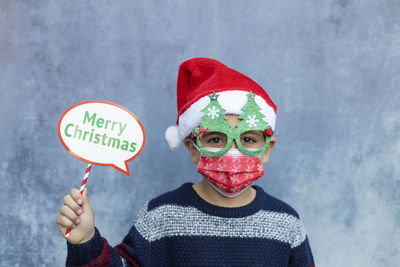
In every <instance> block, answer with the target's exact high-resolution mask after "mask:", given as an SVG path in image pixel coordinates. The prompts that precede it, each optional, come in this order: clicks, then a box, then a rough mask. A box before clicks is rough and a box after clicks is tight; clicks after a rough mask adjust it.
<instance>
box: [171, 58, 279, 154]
mask: <svg viewBox="0 0 400 267" xmlns="http://www.w3.org/2000/svg"><path fill="white" fill-rule="evenodd" d="M250 91H252V92H253V93H254V94H255V95H256V97H255V101H256V103H257V104H258V105H259V106H260V108H261V113H262V114H263V115H264V116H265V117H264V118H263V119H264V120H265V121H266V122H267V123H268V124H269V125H270V126H271V127H272V130H273V131H274V130H275V118H276V105H275V104H274V102H272V100H271V99H270V97H269V96H268V94H267V93H266V92H265V91H264V89H263V88H262V87H261V86H259V85H258V84H257V83H256V82H254V81H253V80H251V79H250V78H249V77H247V76H246V75H244V74H241V73H240V72H237V71H236V70H233V69H231V68H229V67H227V66H225V65H224V64H222V63H221V62H219V61H217V60H215V59H210V58H193V59H190V60H187V61H185V62H183V63H182V64H181V65H180V67H179V72H178V82H177V96H178V97H177V106H178V118H177V120H176V125H174V126H170V127H168V129H167V131H166V132H165V139H166V140H167V142H168V144H169V146H170V148H171V149H172V150H176V149H178V148H179V147H180V146H182V144H183V140H184V139H185V138H186V137H188V136H189V135H190V134H191V132H192V131H193V129H194V128H196V127H197V126H198V124H199V122H200V120H201V117H202V116H203V115H204V114H203V112H202V111H201V110H202V109H203V108H204V107H205V106H207V105H208V104H209V101H210V99H209V97H208V95H210V94H212V93H213V92H215V93H217V94H218V95H219V97H218V102H219V103H220V105H221V106H222V108H223V109H225V114H236V115H240V114H242V112H243V111H242V110H241V108H242V107H243V106H244V105H245V104H246V101H247V96H246V95H247V94H248V92H250Z"/></svg>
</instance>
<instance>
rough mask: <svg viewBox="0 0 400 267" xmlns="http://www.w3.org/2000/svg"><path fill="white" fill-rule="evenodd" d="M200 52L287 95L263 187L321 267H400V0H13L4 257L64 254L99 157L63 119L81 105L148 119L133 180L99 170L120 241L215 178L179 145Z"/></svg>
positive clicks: (3, 10)
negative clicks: (68, 217)
mask: <svg viewBox="0 0 400 267" xmlns="http://www.w3.org/2000/svg"><path fill="white" fill-rule="evenodd" d="M196 56H204V57H213V58H217V59H219V60H220V61H222V62H224V63H225V64H227V65H228V66H230V67H232V68H235V69H237V70H239V71H241V72H243V73H245V74H247V75H249V76H250V77H252V78H253V79H254V80H255V81H257V82H258V83H259V84H261V85H262V86H263V87H264V88H266V89H267V91H268V92H269V94H270V96H271V98H272V99H273V100H274V101H275V102H276V103H277V105H278V117H277V132H276V137H277V145H276V147H275V148H274V151H273V153H272V159H271V161H270V162H269V164H268V166H266V168H265V169H266V175H265V176H264V177H263V178H262V179H260V180H259V181H257V184H259V185H261V186H263V187H264V189H265V190H266V191H267V192H269V193H270V194H272V195H274V196H276V197H278V198H281V199H283V200H284V201H286V202H288V203H289V204H290V205H292V206H293V207H294V208H295V209H297V211H298V212H299V213H300V216H301V218H302V219H303V221H304V224H305V227H306V230H307V233H308V236H309V239H310V243H311V247H312V249H313V253H314V257H315V261H316V264H317V266H324V267H325V266H335V267H336V266H396V265H397V264H398V262H399V261H400V256H399V253H400V251H399V246H398V244H400V230H399V224H400V207H399V205H400V194H399V190H400V164H399V159H400V134H399V132H400V90H399V87H400V2H399V1H395V0H384V1H373V0H368V1H365V0H338V1H317V0H301V1H300V0H296V1H230V0H226V1H213V0H210V1H183V0H182V1H123V0H121V1H95V0H93V1H46V0H34V1H33V0H32V1H22V0H12V1H11V0H9V1H7V0H0V90H1V98H0V101H1V102H0V114H1V115H0V123H1V124H0V128H1V138H0V157H1V162H0V177H1V194H0V203H1V204H0V207H1V213H0V214H1V215H0V219H1V227H0V248H1V249H0V265H1V266H62V265H63V264H64V261H65V257H66V244H65V240H64V239H63V237H61V236H60V235H59V233H58V230H57V227H56V223H55V219H56V216H57V213H58V210H59V208H60V206H61V203H62V198H63V196H64V194H66V193H68V192H69V190H70V188H71V187H73V186H74V187H78V186H79V185H80V182H81V179H82V176H83V173H84V170H85V167H86V163H84V162H81V161H79V160H78V159H76V158H74V157H73V156H71V155H70V154H69V153H68V152H67V151H66V150H65V149H64V148H63V147H62V145H61V143H60V142H59V140H58V136H57V122H58V119H59V117H60V115H61V114H62V112H63V111H64V110H65V109H67V108H68V107H69V106H71V105H73V104H75V103H77V102H80V101H84V100H92V99H99V100H108V101H113V102H116V103H118V104H120V105H122V106H125V107H127V108H129V109H130V110H132V112H134V113H135V114H136V115H137V116H138V117H139V118H140V119H141V120H142V122H143V124H144V127H145V129H146V131H147V144H146V147H145V149H144V151H143V153H142V154H141V156H139V158H137V159H136V160H134V161H133V162H131V163H129V166H130V168H131V170H132V172H133V176H132V177H128V176H125V175H123V174H122V173H119V172H117V171H116V170H114V169H112V168H106V167H96V166H95V167H94V168H93V169H92V172H91V175H90V177H89V182H88V185H87V187H88V189H89V196H90V199H91V202H92V205H93V208H94V211H95V214H96V225H97V226H98V227H99V229H100V231H101V233H102V234H103V235H104V236H105V237H106V238H108V239H109V241H110V242H111V244H114V245H116V244H117V243H118V242H119V241H121V240H122V238H123V236H124V235H125V234H126V233H127V231H128V230H129V228H130V226H131V224H132V223H133V221H134V219H135V216H136V214H137V212H138V210H139V208H141V206H142V205H143V204H144V203H145V202H146V201H147V200H149V199H151V198H153V197H156V196H157V195H159V194H161V193H163V192H165V191H168V190H172V189H175V188H176V187H178V186H180V185H181V184H182V183H184V182H186V181H192V182H197V181H199V180H200V177H199V175H198V174H197V173H196V170H195V165H193V164H192V163H191V161H190V159H189V157H188V154H187V152H186V151H185V150H184V149H181V150H179V151H177V152H172V151H170V150H169V148H168V145H167V143H166V142H165V141H164V131H165V129H166V128H167V127H168V126H170V125H172V124H173V123H174V122H175V118H176V107H175V103H176V92H175V90H176V77H177V70H178V65H179V64H180V63H181V62H182V61H184V60H186V59H189V58H192V57H196ZM396 244H397V245H396Z"/></svg>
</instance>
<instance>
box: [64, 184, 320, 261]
mask: <svg viewBox="0 0 400 267" xmlns="http://www.w3.org/2000/svg"><path fill="white" fill-rule="evenodd" d="M192 185H193V183H185V184H183V185H182V186H181V187H179V188H177V189H175V190H173V191H170V192H167V193H165V194H163V195H161V196H159V197H157V198H154V199H152V200H151V201H149V202H147V203H146V205H145V206H144V207H143V208H142V209H141V210H140V212H139V214H138V216H137V218H136V220H135V223H134V225H133V226H132V228H131V229H130V231H129V233H128V234H127V235H126V237H125V238H124V240H123V242H122V243H121V244H119V245H118V246H116V247H114V248H113V247H111V246H110V245H108V243H107V240H106V239H104V238H102V237H101V236H100V233H99V231H98V230H97V229H96V233H95V235H94V237H93V238H92V239H91V240H90V241H88V242H86V243H84V244H79V245H72V244H70V243H68V242H67V244H68V257H67V266H140V267H146V266H151V267H162V266H173V267H179V266H185V267H191V266H202V267H206V266H213V267H215V266H252V267H255V266H273V267H280V266H298V267H300V266H301V267H303V266H304V267H311V266H314V262H313V256H312V253H311V249H310V246H309V243H308V238H307V236H306V233H305V230H304V227H303V225H302V223H301V221H300V219H299V216H298V214H297V212H296V211H295V210H294V209H293V208H291V207H290V206H289V205H287V204H286V203H284V202H283V201H281V200H278V199H276V198H274V197H272V196H270V195H269V194H267V193H266V192H265V191H264V190H263V189H262V188H261V187H260V186H257V185H253V188H255V189H256V191H257V194H256V197H255V199H254V200H253V201H252V202H251V203H249V204H247V205H245V206H242V207H237V208H227V207H219V206H215V205H212V204H210V203H208V202H206V201H205V200H203V199H202V198H201V197H200V196H199V195H198V194H197V193H196V191H195V190H194V189H193V187H192Z"/></svg>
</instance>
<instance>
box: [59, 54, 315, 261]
mask: <svg viewBox="0 0 400 267" xmlns="http://www.w3.org/2000/svg"><path fill="white" fill-rule="evenodd" d="M275 114H276V106H275V104H274V103H273V102H272V100H271V99H270V98H269V96H268V94H267V93H266V92H265V91H264V89H262V88H261V87H260V86H259V85H258V84H257V83H255V82H254V81H252V80H251V79H250V78H248V77H246V76H245V75H243V74H241V73H239V72H237V71H235V70H233V69H230V68H228V67H227V66H225V65H223V64H222V63H220V62H218V61H216V60H213V59H207V58H194V59H191V60H188V61H186V62H184V63H182V64H181V66H180V68H179V74H178V119H177V122H176V126H172V127H169V128H168V130H167V132H166V139H167V141H168V143H169V145H170V147H171V148H172V149H176V148H178V147H179V146H180V145H181V144H184V145H185V146H186V148H187V149H188V151H189V154H190V156H191V158H192V161H193V163H195V164H197V170H198V172H199V173H200V174H202V176H203V180H202V181H201V182H198V183H196V184H193V183H190V182H188V183H185V184H183V185H182V186H181V187H179V188H177V189H175V190H173V191H170V192H167V193H165V194H163V195H161V196H159V197H157V198H154V199H152V200H151V201H149V202H147V203H146V205H145V206H144V207H143V208H142V209H141V210H140V212H139V214H138V216H137V218H136V221H135V223H134V225H133V226H132V228H131V229H130V231H129V233H128V234H127V235H126V237H125V238H124V239H123V242H122V243H121V244H119V245H118V246H116V247H114V248H112V247H111V246H109V245H108V243H107V241H106V239H104V238H102V237H101V235H100V233H99V231H98V230H97V228H95V226H94V214H93V211H92V209H91V208H90V204H89V201H88V197H87V192H86V190H85V191H84V193H83V195H82V196H80V194H79V190H78V189H73V190H71V193H70V194H69V195H66V196H65V197H64V206H63V207H61V209H60V213H59V215H58V218H57V224H58V227H59V230H60V232H61V234H62V235H63V236H64V233H65V231H66V229H67V228H69V227H71V228H72V231H71V233H70V236H69V237H68V238H67V239H68V242H67V245H68V257H67V266H141V267H143V266H151V267H158V266H185V267H189V266H273V267H280V266H304V267H311V266H314V262H313V256H312V253H311V249H310V246H309V243H308V239H307V236H306V234H305V231H304V228H303V225H302V223H301V221H300V219H299V216H298V214H297V213H296V211H295V210H293V209H292V208H291V207H290V206H288V205H287V204H285V203H284V202H282V201H280V200H278V199H276V198H274V197H272V196H270V195H268V194H267V193H266V192H265V191H264V190H263V189H262V188H261V187H259V186H257V185H251V184H252V183H253V182H254V181H255V180H257V179H259V178H260V177H261V176H262V175H263V174H264V170H263V166H262V165H263V164H266V163H267V162H268V158H269V154H270V151H271V149H272V148H273V146H274V144H275V142H276V139H275V138H274V137H272V135H273V130H274V128H275Z"/></svg>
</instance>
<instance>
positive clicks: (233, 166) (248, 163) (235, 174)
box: [197, 149, 264, 197]
mask: <svg viewBox="0 0 400 267" xmlns="http://www.w3.org/2000/svg"><path fill="white" fill-rule="evenodd" d="M261 157H262V156H247V155H245V154H243V153H241V152H240V151H239V150H238V149H230V150H229V151H228V152H227V153H226V154H224V155H223V156H220V157H209V156H205V155H203V154H202V155H201V156H200V162H199V163H198V165H197V171H198V172H199V173H201V174H202V175H203V176H204V177H205V178H206V179H207V181H208V182H209V183H210V184H211V186H213V187H214V188H215V189H216V190H217V191H218V192H219V193H221V194H222V195H224V196H227V197H235V196H238V195H240V194H241V193H242V192H243V191H244V190H245V189H246V188H247V187H248V186H249V185H250V184H251V183H253V182H254V181H256V180H257V179H258V178H260V177H261V176H263V174H264V168H263V166H262V162H261Z"/></svg>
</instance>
